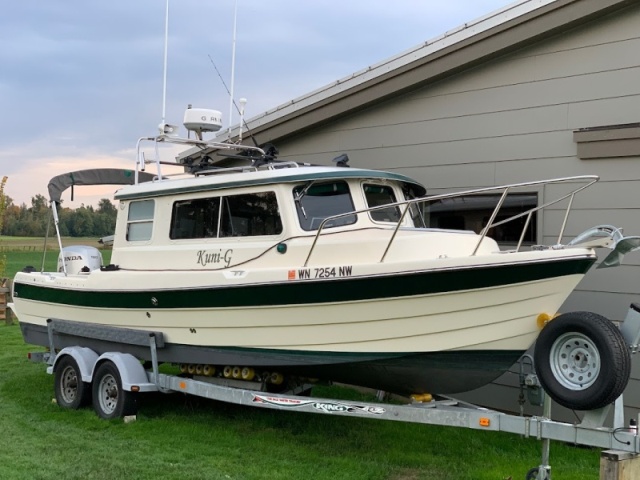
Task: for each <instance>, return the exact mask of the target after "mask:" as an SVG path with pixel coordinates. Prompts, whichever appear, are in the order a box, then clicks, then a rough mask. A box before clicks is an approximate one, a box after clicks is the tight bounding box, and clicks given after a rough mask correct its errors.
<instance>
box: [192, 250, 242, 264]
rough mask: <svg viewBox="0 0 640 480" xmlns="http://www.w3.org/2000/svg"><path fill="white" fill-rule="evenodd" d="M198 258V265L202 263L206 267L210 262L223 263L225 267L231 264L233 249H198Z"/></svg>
mask: <svg viewBox="0 0 640 480" xmlns="http://www.w3.org/2000/svg"><path fill="white" fill-rule="evenodd" d="M196 255H197V256H198V259H197V260H196V263H197V264H198V265H202V266H203V267H206V266H207V265H210V264H212V263H213V264H216V265H219V264H223V265H224V266H225V267H228V266H229V265H230V264H231V259H232V258H233V249H231V248H230V249H228V250H222V249H220V250H218V251H217V252H208V251H207V250H198V252H196Z"/></svg>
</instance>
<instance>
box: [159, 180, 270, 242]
mask: <svg viewBox="0 0 640 480" xmlns="http://www.w3.org/2000/svg"><path fill="white" fill-rule="evenodd" d="M280 233H282V220H281V219H280V211H279V209H278V201H277V199H276V194H275V192H260V193H248V194H242V195H228V196H224V197H212V198H198V199H194V200H181V201H178V202H175V203H174V204H173V212H172V215H171V231H170V233H169V237H170V238H171V239H172V240H180V239H188V238H219V237H250V236H260V235H279V234H280Z"/></svg>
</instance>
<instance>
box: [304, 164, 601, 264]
mask: <svg viewBox="0 0 640 480" xmlns="http://www.w3.org/2000/svg"><path fill="white" fill-rule="evenodd" d="M598 180H599V177H598V176H597V175H579V176H574V177H561V178H552V179H549V180H537V181H534V182H525V183H512V184H509V185H500V186H495V187H484V188H475V189H472V190H463V191H459V192H453V193H443V194H438V195H431V196H428V197H420V198H413V199H410V200H404V201H401V202H395V203H388V204H386V205H380V206H376V207H370V208H364V209H361V210H353V211H351V212H345V213H340V214H338V215H332V216H330V217H327V218H325V219H324V220H323V221H322V222H321V223H320V226H319V227H318V231H317V232H316V235H315V237H314V239H313V243H312V244H311V247H310V248H309V253H308V254H307V258H306V259H305V262H304V265H303V266H304V267H306V266H307V265H308V264H309V260H310V259H311V255H312V254H313V251H314V249H315V247H316V244H317V243H318V239H319V238H320V236H321V234H322V233H323V232H322V231H323V229H324V227H325V225H326V224H327V223H329V222H331V221H333V220H336V219H339V218H343V217H349V216H353V215H358V214H360V213H367V212H372V211H375V210H382V209H385V208H393V207H399V208H400V207H404V209H403V211H402V214H401V215H400V218H399V219H398V221H397V222H396V226H395V228H394V230H393V233H392V234H391V238H390V239H389V242H388V243H387V246H386V248H385V250H384V253H383V254H382V257H381V258H380V263H382V262H383V261H384V259H385V258H386V256H387V253H388V252H389V249H390V248H391V245H392V243H393V241H394V239H395V238H396V235H397V232H398V230H399V229H400V226H401V225H402V222H403V221H404V219H405V217H406V214H407V211H408V210H409V208H411V206H412V205H415V204H418V203H423V202H425V203H426V202H433V201H437V200H443V199H447V198H456V197H462V196H467V195H478V194H486V193H491V192H498V193H500V192H501V193H502V196H501V198H500V200H499V201H498V204H497V205H496V207H495V208H494V210H493V212H492V214H491V217H490V219H489V222H487V225H486V226H485V227H484V228H483V229H482V232H481V235H480V239H479V240H478V243H477V244H476V246H475V248H474V250H473V252H472V254H471V255H472V256H474V255H476V253H477V252H478V249H479V248H480V245H481V244H482V241H483V240H484V238H485V237H486V235H487V233H488V232H489V230H490V229H491V228H493V227H497V226H499V225H503V224H505V223H508V222H511V221H513V220H515V219H517V218H521V217H524V216H526V217H527V220H526V221H525V225H524V227H523V229H522V232H521V235H520V239H519V241H518V245H517V247H516V251H519V250H520V247H521V246H522V242H523V240H524V235H525V231H526V229H527V227H528V226H529V223H530V222H531V217H532V215H533V213H535V212H538V211H540V210H543V209H545V208H547V207H549V206H551V205H555V204H556V203H559V202H561V201H563V200H565V199H567V198H569V199H570V200H569V204H568V205H567V209H566V211H565V215H564V219H563V222H562V226H561V227H560V235H559V237H558V243H560V241H561V240H562V236H563V235H564V231H565V228H566V225H567V220H568V218H569V212H570V210H571V207H572V206H573V199H574V197H575V195H576V193H578V192H581V191H582V190H584V189H585V188H588V187H590V186H591V185H593V184H594V183H596V182H597V181H598ZM576 182H584V185H581V186H579V187H577V188H575V189H574V190H572V191H571V192H569V193H567V194H566V195H562V196H560V197H558V198H556V199H553V200H551V201H548V202H546V203H544V204H542V205H539V206H537V207H534V208H530V209H528V210H526V211H524V212H520V213H518V214H515V215H512V216H511V217H509V218H506V219H504V220H500V221H499V222H495V223H494V220H495V218H496V217H497V215H498V213H499V211H500V208H501V207H502V205H503V203H504V201H505V199H506V197H507V195H508V193H509V192H510V191H512V190H516V189H521V188H526V187H535V186H546V185H554V184H559V183H576Z"/></svg>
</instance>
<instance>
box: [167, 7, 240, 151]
mask: <svg viewBox="0 0 640 480" xmlns="http://www.w3.org/2000/svg"><path fill="white" fill-rule="evenodd" d="M167 1H169V0H167ZM237 20H238V0H235V2H234V6H233V39H232V42H231V91H230V92H229V96H230V98H229V140H231V125H232V120H233V87H234V83H235V69H236V24H237Z"/></svg>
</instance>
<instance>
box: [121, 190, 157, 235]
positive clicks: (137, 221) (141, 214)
mask: <svg viewBox="0 0 640 480" xmlns="http://www.w3.org/2000/svg"><path fill="white" fill-rule="evenodd" d="M153 210H154V201H153V200H141V201H137V202H131V203H130V204H129V216H128V217H127V240H128V241H130V242H139V241H145V240H150V239H151V232H152V230H153Z"/></svg>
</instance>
